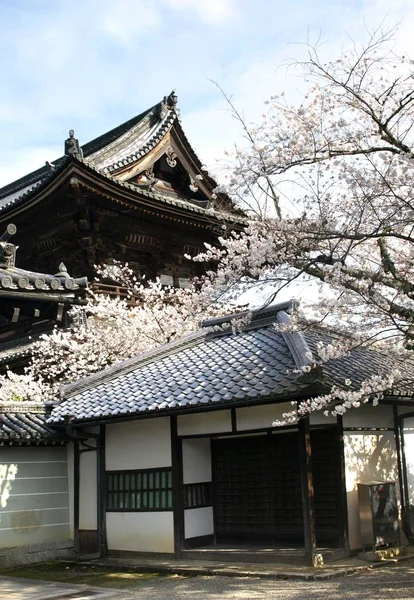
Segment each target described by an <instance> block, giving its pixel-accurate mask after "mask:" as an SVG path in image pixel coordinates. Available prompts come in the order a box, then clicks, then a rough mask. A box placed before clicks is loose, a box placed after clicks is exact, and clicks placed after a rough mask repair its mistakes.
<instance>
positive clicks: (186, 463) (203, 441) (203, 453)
mask: <svg viewBox="0 0 414 600" xmlns="http://www.w3.org/2000/svg"><path fill="white" fill-rule="evenodd" d="M183 481H184V483H200V482H202V481H211V444H210V439H209V438H200V439H188V440H183Z"/></svg>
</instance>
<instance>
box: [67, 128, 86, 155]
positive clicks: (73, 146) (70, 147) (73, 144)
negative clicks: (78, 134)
mask: <svg viewBox="0 0 414 600" xmlns="http://www.w3.org/2000/svg"><path fill="white" fill-rule="evenodd" d="M65 154H66V156H73V157H74V158H78V159H82V158H83V150H82V148H81V147H80V145H79V140H78V139H77V138H75V132H74V130H73V129H70V130H69V137H68V138H67V139H66V140H65Z"/></svg>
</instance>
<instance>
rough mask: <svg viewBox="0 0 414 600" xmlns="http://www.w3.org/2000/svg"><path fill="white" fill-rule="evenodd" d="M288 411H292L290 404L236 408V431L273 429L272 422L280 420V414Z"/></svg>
mask: <svg viewBox="0 0 414 600" xmlns="http://www.w3.org/2000/svg"><path fill="white" fill-rule="evenodd" d="M290 410H292V404H291V403H290V402H282V403H281V404H266V405H263V406H250V407H248V408H238V409H237V410H236V419H237V431H246V429H264V428H266V427H273V421H276V420H277V419H282V414H283V413H284V412H287V411H290Z"/></svg>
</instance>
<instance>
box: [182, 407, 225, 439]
mask: <svg viewBox="0 0 414 600" xmlns="http://www.w3.org/2000/svg"><path fill="white" fill-rule="evenodd" d="M177 428H178V435H197V434H204V433H226V432H230V431H231V412H230V411H229V410H218V411H214V412H207V413H196V414H192V415H181V416H179V417H178V419H177Z"/></svg>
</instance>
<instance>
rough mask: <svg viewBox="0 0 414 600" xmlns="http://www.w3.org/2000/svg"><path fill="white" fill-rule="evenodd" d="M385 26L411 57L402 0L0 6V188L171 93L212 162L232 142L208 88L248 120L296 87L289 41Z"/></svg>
mask: <svg viewBox="0 0 414 600" xmlns="http://www.w3.org/2000/svg"><path fill="white" fill-rule="evenodd" d="M384 18H386V23H387V24H389V26H392V25H394V24H395V23H396V22H398V21H401V23H402V24H401V28H400V32H399V40H398V43H399V45H400V47H401V48H402V49H403V50H404V51H405V52H410V50H411V51H412V52H411V55H414V48H413V45H414V41H412V39H413V36H412V31H413V29H414V3H413V2H412V0H393V2H392V6H390V3H389V2H388V1H385V0H360V1H355V0H354V1H353V0H330V1H328V0H324V1H323V0H314V1H312V2H311V1H310V0H291V1H290V2H287V1H286V0H285V1H283V2H282V1H281V0H54V1H51V0H13V1H12V0H0V23H1V28H2V35H1V37H0V63H1V73H2V76H1V78H0V131H1V136H2V144H1V146H0V184H6V183H8V182H9V181H11V180H13V179H15V178H17V177H19V176H21V175H24V174H25V173H27V172H28V171H30V170H33V169H35V168H37V167H39V166H42V165H43V164H44V162H45V161H46V160H49V161H50V160H53V159H55V158H57V157H58V156H60V155H61V154H62V151H63V142H64V139H65V138H66V137H67V133H68V130H69V129H71V128H73V129H75V133H76V136H77V137H78V138H79V139H80V142H81V143H84V142H87V141H89V140H90V139H92V138H93V137H96V136H97V135H99V134H101V133H103V132H105V131H107V130H108V129H111V128H112V127H115V126H116V125H118V124H120V123H122V122H123V121H125V120H127V119H129V118H131V117H132V116H134V115H136V114H138V113H140V112H142V111H143V110H144V109H146V108H148V107H149V106H152V105H153V104H155V103H156V102H158V101H159V100H160V99H161V98H162V97H163V96H164V95H166V94H168V93H169V92H170V91H171V90H172V89H173V88H176V90H177V93H178V97H179V106H180V108H181V116H182V121H183V126H184V129H185V130H186V131H187V135H188V137H189V139H190V141H191V143H192V144H193V146H194V148H195V149H196V151H197V153H198V154H199V155H200V157H201V158H202V160H203V161H204V162H206V163H207V164H210V165H212V164H213V163H214V158H215V157H217V158H221V157H222V156H223V150H224V149H225V148H226V147H227V148H228V147H230V146H231V145H232V143H233V142H234V141H235V139H236V138H237V136H238V128H237V125H236V123H235V122H234V120H233V119H232V118H231V116H230V114H229V112H228V111H227V110H226V105H225V102H224V101H223V98H222V97H221V94H220V92H219V90H218V89H217V88H216V87H215V86H214V85H213V84H212V83H211V81H210V80H211V79H212V80H214V81H217V83H219V84H220V86H221V87H222V88H224V89H225V91H226V92H227V93H228V94H230V95H233V96H234V98H235V100H236V103H237V105H238V106H239V107H240V108H241V109H242V110H243V111H244V113H245V114H246V116H247V117H248V118H251V119H259V118H260V114H261V112H262V111H263V101H264V100H265V99H266V98H267V97H269V96H270V95H271V94H272V93H277V92H278V91H281V89H286V88H287V90H288V92H289V93H290V94H291V95H292V96H295V94H298V93H299V92H298V90H300V88H301V86H302V85H303V84H302V82H301V80H300V78H298V77H297V76H295V75H292V74H290V75H287V73H286V64H287V63H288V62H289V60H292V59H295V58H300V57H301V56H302V55H303V52H304V48H303V46H301V45H300V42H303V41H305V40H306V39H307V38H309V39H310V40H311V41H312V40H316V39H317V38H318V37H319V35H321V36H322V39H323V40H325V41H326V45H325V46H324V52H326V54H327V55H328V54H329V55H332V54H337V53H339V52H340V50H341V48H342V47H343V45H344V44H345V45H347V44H349V37H347V36H350V37H351V38H352V39H353V40H356V41H359V40H363V39H364V37H366V33H365V27H366V26H368V27H375V26H377V25H378V24H379V23H380V22H381V21H382V20H383V19H384Z"/></svg>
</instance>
